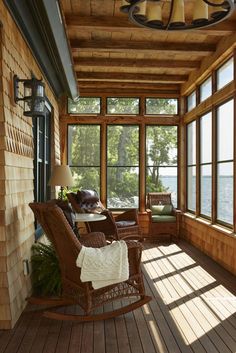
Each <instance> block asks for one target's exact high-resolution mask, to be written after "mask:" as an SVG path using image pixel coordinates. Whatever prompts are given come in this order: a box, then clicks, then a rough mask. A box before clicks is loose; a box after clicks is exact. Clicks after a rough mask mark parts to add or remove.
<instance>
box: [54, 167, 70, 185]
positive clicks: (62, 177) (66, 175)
mask: <svg viewBox="0 0 236 353" xmlns="http://www.w3.org/2000/svg"><path fill="white" fill-rule="evenodd" d="M73 184H74V180H73V178H72V174H71V170H70V167H69V166H68V165H56V166H55V167H54V169H53V172H52V176H51V179H50V180H49V185H51V186H73Z"/></svg>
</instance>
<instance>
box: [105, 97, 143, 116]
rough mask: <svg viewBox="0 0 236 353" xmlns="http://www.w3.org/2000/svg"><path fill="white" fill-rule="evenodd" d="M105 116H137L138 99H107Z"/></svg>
mask: <svg viewBox="0 0 236 353" xmlns="http://www.w3.org/2000/svg"><path fill="white" fill-rule="evenodd" d="M107 114H132V115H137V114H139V98H107Z"/></svg>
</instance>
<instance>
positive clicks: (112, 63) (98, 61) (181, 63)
mask: <svg viewBox="0 0 236 353" xmlns="http://www.w3.org/2000/svg"><path fill="white" fill-rule="evenodd" d="M74 65H75V69H76V68H77V67H81V66H83V67H84V66H90V67H91V66H93V67H135V68H139V67H140V68H142V67H145V68H146V67H147V68H185V69H193V70H194V69H197V68H199V67H200V61H190V60H154V59H122V58H120V59H113V58H84V57H83V58H74Z"/></svg>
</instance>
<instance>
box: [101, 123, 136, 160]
mask: <svg viewBox="0 0 236 353" xmlns="http://www.w3.org/2000/svg"><path fill="white" fill-rule="evenodd" d="M107 164H108V165H109V166H112V165H113V166H114V165H115V166H137V165H138V164H139V127H138V126H130V125H112V126H111V125H110V126H108V127H107Z"/></svg>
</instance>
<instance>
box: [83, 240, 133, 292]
mask: <svg viewBox="0 0 236 353" xmlns="http://www.w3.org/2000/svg"><path fill="white" fill-rule="evenodd" d="M76 265H77V266H78V267H81V275H80V279H81V281H82V282H88V281H91V282H92V286H93V288H94V289H98V288H102V287H106V286H108V285H111V284H114V283H119V282H123V281H126V280H127V279H128V278H129V262H128V249H127V245H126V243H125V241H124V240H120V241H114V242H113V243H112V244H110V245H107V246H104V247H102V248H87V247H85V246H82V249H81V250H80V252H79V256H78V258H77V260H76Z"/></svg>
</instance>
